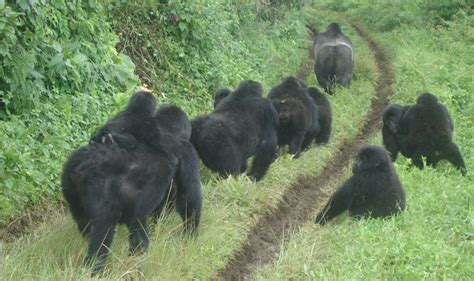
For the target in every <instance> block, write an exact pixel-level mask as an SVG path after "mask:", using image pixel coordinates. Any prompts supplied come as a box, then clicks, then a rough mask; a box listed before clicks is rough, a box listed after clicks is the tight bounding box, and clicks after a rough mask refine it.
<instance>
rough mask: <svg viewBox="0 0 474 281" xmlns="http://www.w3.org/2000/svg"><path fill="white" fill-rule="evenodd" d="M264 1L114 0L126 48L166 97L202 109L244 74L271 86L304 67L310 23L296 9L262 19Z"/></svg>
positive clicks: (122, 44)
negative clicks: (300, 65)
mask: <svg viewBox="0 0 474 281" xmlns="http://www.w3.org/2000/svg"><path fill="white" fill-rule="evenodd" d="M163 2H165V3H166V4H163ZM295 2H296V1H295ZM258 5H260V4H258V3H255V1H250V0H240V1H224V0H216V1H182V0H169V1H161V2H159V1H145V0H139V1H119V0H117V1H110V2H109V5H108V8H109V10H110V12H111V17H110V18H111V21H112V23H113V25H114V27H115V30H116V32H117V33H118V34H119V35H120V38H121V42H120V43H119V45H118V49H119V50H123V51H124V52H125V53H126V54H128V55H129V56H130V57H131V59H132V60H133V62H134V63H135V65H136V66H137V74H138V75H139V76H140V78H141V80H142V81H143V82H144V83H146V84H147V86H149V87H151V88H153V89H154V90H156V91H157V92H158V95H159V97H161V98H162V99H161V100H162V101H166V102H173V103H175V104H178V105H180V106H182V107H183V108H184V109H185V110H186V112H187V113H188V114H190V115H196V114H197V113H199V112H205V111H206V110H208V109H209V108H210V105H211V98H212V93H213V92H214V91H215V90H216V89H217V88H219V87H222V86H226V87H234V86H236V85H237V84H238V82H239V81H240V80H242V79H254V80H257V81H261V82H263V83H264V86H269V85H271V84H272V83H275V82H276V81H277V80H278V79H279V78H280V76H279V75H284V74H286V73H288V72H291V70H293V69H296V68H297V67H298V62H299V61H300V60H301V53H302V52H301V51H303V50H305V49H306V38H307V37H306V31H305V29H304V25H303V23H302V22H301V20H298V19H297V15H296V14H294V13H287V14H286V16H285V18H280V19H274V20H272V21H267V20H264V19H261V18H259V17H258V15H257V13H256V10H257V7H258ZM283 11H288V9H283ZM295 50H298V51H295Z"/></svg>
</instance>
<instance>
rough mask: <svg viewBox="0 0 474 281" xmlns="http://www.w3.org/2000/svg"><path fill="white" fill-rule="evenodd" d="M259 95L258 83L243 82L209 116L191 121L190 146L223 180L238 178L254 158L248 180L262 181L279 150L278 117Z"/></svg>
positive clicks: (266, 101)
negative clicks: (227, 177) (224, 178)
mask: <svg viewBox="0 0 474 281" xmlns="http://www.w3.org/2000/svg"><path fill="white" fill-rule="evenodd" d="M262 94H263V89H262V86H261V85H260V83H258V82H256V81H252V80H244V81H242V82H240V84H239V86H238V87H237V89H236V90H235V91H233V92H232V93H231V94H229V95H228V96H227V97H226V98H224V99H222V100H221V101H220V102H218V103H217V105H216V108H215V109H214V111H213V112H212V113H210V114H207V115H202V116H198V117H196V118H195V119H193V120H192V121H191V124H192V135H191V142H192V143H193V145H194V147H195V148H196V150H197V152H198V153H199V156H200V157H201V159H202V161H203V162H204V164H205V165H206V166H207V167H208V168H209V169H211V170H213V171H215V172H218V173H219V174H220V175H223V176H227V175H238V174H241V173H244V172H245V171H246V170H247V159H248V158H249V157H251V156H253V155H255V158H254V161H253V165H252V168H251V169H250V171H249V173H248V176H249V177H251V178H252V179H255V180H256V181H258V180H260V179H262V178H263V176H264V175H265V173H266V172H267V170H268V168H269V167H270V164H271V163H272V162H273V160H274V159H275V156H276V151H277V148H278V145H277V127H278V115H277V113H276V111H275V108H274V107H273V105H272V103H271V102H270V101H269V100H267V99H265V98H263V97H262Z"/></svg>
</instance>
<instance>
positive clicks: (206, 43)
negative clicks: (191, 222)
mask: <svg viewBox="0 0 474 281" xmlns="http://www.w3.org/2000/svg"><path fill="white" fill-rule="evenodd" d="M10 2H11V3H12V4H5V3H4V1H2V0H0V32H1V33H2V38H7V39H8V40H10V41H6V42H8V43H7V44H5V46H7V48H6V49H5V50H6V51H5V52H6V53H5V52H3V50H4V49H2V48H4V45H3V44H2V45H1V46H0V56H1V57H2V64H1V65H0V69H1V72H0V73H2V75H0V76H1V77H0V81H1V83H0V98H1V101H0V114H1V116H0V118H1V121H0V122H2V125H1V126H0V130H1V132H2V134H0V143H1V145H2V148H3V150H2V151H0V167H1V168H0V182H2V183H3V182H5V186H6V188H3V189H0V219H1V221H0V222H5V221H6V220H7V219H8V218H10V217H11V216H12V215H13V214H17V213H18V212H19V211H21V210H22V209H23V208H24V207H25V206H26V205H28V204H30V205H31V204H38V203H39V202H42V204H43V203H44V201H47V200H57V199H58V198H59V197H60V196H59V192H58V191H59V179H58V175H59V174H60V172H61V166H62V163H63V162H64V160H65V158H66V157H67V155H68V154H69V153H70V152H71V151H72V150H73V149H74V148H76V147H78V146H80V145H81V144H83V143H85V142H86V141H87V140H88V138H89V135H90V133H91V132H92V131H93V130H94V129H95V127H96V126H98V125H100V124H101V123H103V122H104V121H105V120H106V118H107V116H110V115H112V114H113V113H114V112H116V111H117V110H119V109H120V108H122V107H123V106H124V105H125V103H126V101H127V98H128V96H129V94H130V92H131V91H132V89H133V88H134V87H136V86H137V84H138V83H137V80H136V78H135V76H134V75H133V74H132V70H133V64H135V65H136V69H135V71H136V74H137V75H138V77H140V79H141V81H142V83H144V84H146V85H147V86H148V87H150V88H152V89H153V90H154V91H155V93H156V94H157V96H158V97H159V101H160V102H171V103H175V104H177V105H179V106H181V107H182V108H183V109H184V110H185V111H186V112H188V113H189V114H190V115H192V116H195V115H197V114H202V113H205V112H208V111H209V110H210V109H211V108H212V103H211V100H212V93H213V92H214V91H215V90H216V89H217V88H218V87H221V86H230V87H235V86H236V85H237V83H238V81H240V80H241V79H254V80H257V81H260V82H262V83H263V85H264V88H265V90H266V91H268V90H269V89H270V87H271V86H273V85H275V84H276V83H278V82H279V80H280V79H281V78H282V77H284V76H287V75H295V74H296V73H297V72H298V71H299V70H300V69H301V67H302V66H304V65H305V64H306V63H310V62H309V61H308V60H309V59H310V58H309V57H308V46H309V45H310V41H309V40H308V36H307V31H306V27H305V25H306V24H308V23H309V24H310V25H311V26H314V27H315V29H317V30H322V29H323V28H324V27H325V26H326V25H327V24H328V23H329V22H332V21H337V22H340V23H341V25H342V28H343V30H344V32H345V33H347V34H348V35H349V36H350V37H351V38H352V39H353V42H354V45H355V46H356V51H355V55H356V69H355V72H354V73H355V74H354V75H355V77H354V80H353V84H352V85H351V87H350V88H348V89H338V91H337V94H336V95H334V96H331V97H330V100H331V104H332V107H333V115H334V121H333V128H334V131H333V136H332V139H331V141H330V143H329V144H327V145H325V146H322V147H312V149H310V150H309V151H306V152H304V153H303V154H302V156H301V157H300V158H299V159H297V160H294V159H292V158H291V157H289V156H288V155H286V154H284V153H282V154H281V155H280V157H279V158H278V159H277V161H276V162H275V163H274V164H273V165H272V166H271V168H270V171H269V173H268V174H267V175H266V177H265V178H264V180H263V181H261V182H259V183H258V184H255V183H253V182H251V181H250V180H249V179H248V178H247V177H245V176H240V177H236V178H229V179H225V180H222V179H219V178H218V177H217V176H216V175H215V174H214V173H211V172H210V171H209V170H207V169H206V168H205V167H203V165H202V169H201V181H202V183H203V193H204V209H203V218H202V222H201V227H200V231H199V235H198V236H197V237H196V238H189V237H186V236H185V235H182V233H181V229H182V225H181V222H180V219H179V218H178V216H177V215H175V214H174V213H172V214H171V215H169V216H165V217H163V218H161V219H160V223H159V224H157V225H156V226H155V227H154V228H155V229H154V230H153V231H152V232H151V235H152V237H150V240H151V241H150V248H149V250H148V252H147V253H146V254H145V255H141V256H140V255H138V256H132V257H130V256H128V241H127V236H126V229H125V228H124V227H121V228H119V230H118V235H117V238H116V239H115V240H114V244H113V245H112V251H111V253H112V254H111V255H110V257H109V260H108V267H107V275H106V277H105V278H104V279H111V280H117V279H135V278H136V279H138V278H142V279H147V280H148V279H157V278H159V279H162V280H178V279H179V280H180V279H210V278H212V277H215V276H216V274H217V272H218V271H219V270H220V269H222V268H223V267H225V266H226V263H227V262H228V260H229V258H230V257H231V256H232V254H233V253H234V252H235V251H236V250H238V249H239V248H240V246H241V245H242V243H245V239H246V237H247V233H248V231H249V229H250V228H251V227H252V226H253V225H254V224H255V222H256V220H257V219H258V218H259V217H260V216H262V215H264V214H266V213H267V212H269V210H271V208H274V207H275V206H276V203H277V202H278V201H279V200H280V199H281V197H282V194H283V193H284V192H285V191H286V190H288V188H290V186H291V184H292V183H293V182H294V181H295V180H296V178H297V177H298V176H299V175H304V174H313V175H317V174H319V173H320V172H321V170H322V167H323V166H324V164H325V162H326V161H327V159H329V158H330V157H331V156H332V155H333V154H334V153H337V152H338V145H339V144H340V143H341V142H342V140H344V139H351V138H354V136H355V135H356V133H357V132H358V130H359V129H360V127H361V126H362V123H363V121H364V117H365V114H366V113H367V111H368V109H369V106H370V104H369V103H368V102H367V101H368V100H369V99H370V98H371V97H372V95H373V94H374V85H373V81H375V66H374V60H373V57H372V55H371V53H370V51H369V49H368V47H367V45H366V43H365V42H364V41H363V40H361V39H360V38H359V37H358V36H357V35H356V34H355V32H354V30H352V29H351V28H350V26H349V25H348V24H347V23H348V22H347V17H349V16H350V17H351V18H354V19H358V20H359V21H360V22H361V24H362V26H364V27H367V28H368V29H369V31H370V34H371V35H374V37H376V38H377V40H378V41H379V42H380V43H381V44H382V45H383V46H384V47H385V49H386V50H387V51H388V52H389V55H390V57H391V63H392V65H393V67H394V72H395V74H396V78H397V83H396V86H395V95H394V96H393V101H394V102H399V103H413V102H414V101H415V99H416V97H417V95H418V94H419V93H421V92H423V91H430V92H432V93H434V94H436V95H437V96H438V97H439V98H440V100H441V101H442V102H443V103H444V104H445V105H446V106H447V107H448V109H449V110H450V112H451V114H452V118H453V120H454V123H455V135H456V142H457V143H458V144H459V146H460V148H461V151H462V154H463V155H464V157H465V160H466V165H467V167H468V170H469V171H470V167H471V166H473V165H472V164H473V163H474V159H473V158H474V153H473V152H474V137H473V135H474V129H473V128H474V117H473V116H474V100H473V99H474V98H473V97H472V93H473V92H474V83H473V82H472V71H471V73H470V72H469V69H471V68H472V67H471V66H472V65H473V62H474V61H473V59H474V58H473V56H472V53H473V51H474V50H473V46H474V44H473V43H474V37H473V34H474V32H473V30H474V27H473V26H474V24H473V22H474V17H473V14H472V7H471V6H469V4H468V2H467V1H458V2H455V3H454V2H453V1H446V3H444V2H442V1H439V2H438V1H436V2H432V1H424V0H419V1H412V2H409V3H408V2H406V1H403V2H404V3H403V5H401V4H400V1H398V2H391V3H385V2H380V3H379V2H377V3H374V1H326V0H325V1H313V2H311V3H308V4H307V5H306V6H305V7H304V8H301V5H300V1H279V0H278V1H252V0H239V1H224V0H216V1H180V0H167V1H166V0H164V1H163V0H140V1H136V3H129V2H131V1H121V0H115V1H109V2H107V3H106V4H105V5H104V4H103V3H102V2H100V3H99V2H94V1H87V3H82V2H81V1H77V3H78V4H76V5H73V4H69V3H61V1H54V3H53V1H52V2H51V3H50V2H49V1H48V3H47V4H44V2H41V1H39V2H35V1H21V0H17V1H9V3H10ZM190 2H192V3H190ZM211 2H212V3H211ZM405 2H406V3H405ZM452 2H453V3H452ZM31 3H34V4H31ZM285 5H287V6H285ZM374 15H381V16H380V17H379V16H377V17H375V16H374ZM16 19H20V21H18V20H16ZM36 21H38V24H36ZM17 22H19V23H20V25H17ZM107 22H112V24H111V26H112V27H110V26H109V25H108V24H107ZM4 23H5V24H4ZM36 29H38V30H40V29H41V30H43V29H44V30H45V31H44V32H43V33H41V32H40V31H36ZM112 29H113V30H115V32H116V33H117V34H119V38H120V41H118V40H117V37H116V36H115V35H113V33H112V32H111V30H112ZM80 30H85V31H84V32H80ZM23 34H28V36H20V35H23ZM38 34H40V35H41V36H40V35H38ZM3 35H5V36H3ZM51 38H52V39H51ZM56 41H57V42H59V43H58V44H59V45H60V46H61V48H60V49H59V50H60V51H59V50H56V49H55V48H54V47H51V48H52V49H49V46H50V45H51V44H53V43H54V42H56ZM51 42H52V43H51ZM116 44H117V45H116ZM115 45H116V46H117V49H118V50H119V51H120V52H124V53H125V54H126V55H124V54H121V53H120V52H119V53H117V52H116V51H115V48H114V46H115ZM66 46H68V47H67V48H66ZM84 46H87V47H84ZM66 50H67V51H66ZM54 51H56V53H54ZM78 52H79V53H81V54H84V55H85V56H87V59H86V60H81V55H77V53H78ZM85 52H87V54H86V53H85ZM59 53H60V54H61V55H60V57H61V56H62V57H61V59H60V62H58V66H57V67H58V68H55V67H52V66H49V63H51V62H52V61H54V62H56V60H57V59H56V60H53V58H54V57H55V56H56V55H58V54H59ZM25 54H34V55H33V56H31V57H30V58H29V59H26V60H25V63H24V64H21V63H16V62H18V61H19V60H18V59H15V60H12V58H14V57H16V56H19V57H21V56H27V55H25ZM127 55H128V56H129V57H130V59H131V61H130V59H128V56H127ZM33 57H34V59H33V60H31V58H33ZM75 58H78V59H79V61H76V62H75V63H72V62H73V61H74V59H75ZM68 59H69V60H68ZM31 62H34V63H31ZM132 62H133V63H132ZM31 65H33V68H32V67H31ZM23 67H25V69H26V70H22V71H19V72H17V71H18V69H22V68H23ZM307 71H308V72H307V73H305V74H306V75H307V79H306V83H307V84H309V85H316V82H315V77H314V74H313V73H312V70H311V69H308V70H307ZM14 73H16V74H14ZM18 73H20V74H21V75H24V76H22V77H24V78H18V77H19V76H17V75H20V74H18ZM25 73H26V74H25ZM38 73H39V74H40V75H38ZM119 76H120V77H121V78H119ZM15 79H18V80H15ZM21 79H23V80H21ZM38 80H42V81H43V84H44V89H43V88H41V87H40V86H38V85H42V84H41V82H38ZM14 81H17V82H19V81H20V82H21V81H26V82H24V83H17V84H15V83H16V82H14ZM37 83H38V84H37ZM75 83H76V84H75ZM14 85H16V86H14ZM22 87H28V88H22ZM20 93H21V95H20ZM372 142H373V143H380V142H381V136H380V134H378V135H377V136H376V137H375V138H374V139H373V140H372ZM395 165H396V170H397V171H398V173H399V175H400V178H401V180H402V183H403V184H404V186H405V190H406V193H407V205H408V209H407V211H406V212H405V213H403V214H401V215H400V216H398V217H396V218H392V219H389V220H362V221H354V220H350V219H347V218H346V217H341V218H339V219H337V220H336V221H334V222H333V223H330V224H328V225H326V226H325V227H318V226H315V225H314V224H313V222H312V221H309V222H308V224H307V225H305V226H304V227H302V228H301V229H297V230H295V233H294V235H293V236H292V237H291V240H290V241H289V242H288V243H284V244H282V249H283V250H282V252H281V253H280V256H279V258H278V260H276V262H275V264H274V265H271V266H268V267H266V268H261V269H259V270H258V272H257V275H256V278H257V279H259V280H280V279H291V278H293V279H362V278H363V279H389V278H390V279H392V278H400V279H407V280H411V279H420V278H430V279H431V278H439V279H441V278H442V279H468V278H469V276H473V275H474V272H473V268H474V266H473V260H474V247H473V246H474V245H473V240H472V239H473V232H474V224H473V220H472V218H473V210H472V204H471V202H472V198H473V195H474V194H473V193H474V189H473V188H472V187H473V183H472V175H470V176H468V177H461V176H460V174H459V172H458V171H456V170H455V169H454V168H453V167H452V166H451V165H449V164H447V163H441V165H439V167H437V169H432V168H427V169H425V170H423V171H419V170H418V169H416V168H413V167H412V166H411V165H410V163H409V161H407V160H406V159H404V158H403V157H400V159H399V160H397V162H396V164H395ZM349 174H350V172H349V170H347V171H346V173H345V175H346V177H345V178H347V177H348V176H349ZM345 178H341V179H338V181H339V183H342V182H343V181H344V180H345ZM336 187H337V186H336V185H334V186H331V187H329V188H328V190H326V193H327V196H329V195H330V193H331V192H332V191H333V190H334V189H335V188H336ZM319 207H320V206H319ZM85 251H86V241H85V240H84V239H82V237H81V236H80V234H79V233H78V231H77V229H76V226H75V224H74V222H73V220H72V218H71V217H70V216H69V215H67V216H65V215H64V214H62V213H57V214H54V215H52V216H51V218H49V219H48V220H47V221H46V222H45V223H43V224H41V225H40V226H39V227H38V228H37V229H34V230H33V232H32V233H31V234H29V235H25V236H23V237H21V238H20V239H17V240H16V241H14V242H12V243H8V244H1V243H0V260H1V262H0V279H2V280H10V279H34V280H70V279H87V278H88V276H89V274H90V271H88V269H86V268H84V267H83V266H82V259H83V257H84V255H85Z"/></svg>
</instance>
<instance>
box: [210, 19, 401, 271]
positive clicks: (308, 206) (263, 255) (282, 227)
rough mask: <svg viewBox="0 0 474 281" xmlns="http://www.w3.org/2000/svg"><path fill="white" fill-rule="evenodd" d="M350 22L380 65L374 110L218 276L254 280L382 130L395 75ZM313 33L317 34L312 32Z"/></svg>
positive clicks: (296, 184) (303, 71) (291, 191)
mask: <svg viewBox="0 0 474 281" xmlns="http://www.w3.org/2000/svg"><path fill="white" fill-rule="evenodd" d="M349 24H350V25H351V26H352V28H354V30H355V31H356V32H357V34H358V35H359V36H360V37H361V38H362V39H363V40H364V41H365V42H366V43H367V44H368V46H369V48H370V50H371V51H372V53H373V55H374V57H375V61H376V68H377V80H376V85H375V95H374V96H373V97H372V99H371V107H370V111H369V112H368V114H367V116H366V118H365V119H364V120H365V121H364V122H363V125H362V128H361V130H360V131H359V133H358V134H357V135H356V137H355V138H353V139H349V140H348V139H344V140H341V141H339V143H338V145H337V147H338V148H337V149H336V150H337V151H338V152H336V153H335V154H333V156H332V158H331V159H329V160H328V161H327V163H326V166H325V167H324V169H323V171H322V172H321V174H320V175H318V176H311V175H306V176H300V177H298V178H297V180H296V181H295V182H294V183H293V184H292V186H291V188H290V189H289V190H288V191H287V192H286V193H285V194H284V196H283V198H282V200H281V201H280V202H279V203H278V204H277V206H276V208H275V209H273V210H271V211H269V212H268V214H267V215H265V216H263V217H261V218H260V219H259V220H258V222H257V224H256V225H255V226H254V227H253V228H252V229H251V230H250V232H249V234H248V236H247V240H246V242H245V244H244V245H243V246H242V248H241V249H240V250H239V251H238V252H236V253H235V254H234V256H233V257H232V258H231V259H230V261H229V262H228V264H227V267H226V268H224V269H223V270H222V271H221V272H219V273H218V275H217V279H223V280H250V279H251V278H252V274H253V272H254V271H255V269H256V268H258V267H261V266H265V265H268V264H271V263H272V262H273V261H274V260H275V259H276V258H277V257H278V254H279V252H280V244H281V242H282V241H288V240H289V236H291V232H292V230H294V229H296V228H298V227H300V226H302V225H303V224H304V223H306V222H308V219H311V220H312V218H310V216H312V215H313V213H314V212H315V208H316V207H317V206H319V205H321V203H323V202H322V200H324V199H325V198H323V194H322V192H321V190H324V188H323V187H325V186H329V185H330V184H331V183H332V182H334V181H335V179H337V178H339V177H341V176H342V173H343V171H344V168H345V167H346V166H347V165H348V164H349V160H350V159H352V157H353V155H355V154H356V153H357V151H358V149H359V148H360V146H361V145H362V144H364V143H365V142H366V141H367V140H368V139H369V138H370V137H371V136H372V135H373V134H374V133H375V132H376V131H377V130H380V128H381V115H382V111H383V109H384V108H385V107H386V106H387V104H388V98H389V96H390V95H391V94H392V86H393V83H394V75H393V72H392V70H391V68H390V64H389V62H388V58H387V55H386V53H385V51H384V50H383V48H382V47H381V46H380V45H378V43H377V42H376V41H375V40H374V39H373V38H371V37H370V35H369V34H368V33H367V32H366V31H365V30H364V29H363V28H362V27H361V25H360V24H359V23H357V22H356V21H354V20H352V21H350V22H349ZM309 32H310V35H311V36H313V33H312V31H311V30H310V31H309ZM310 53H311V52H310ZM308 65H309V67H308ZM311 66H312V63H311V59H310V58H308V59H306V60H305V61H304V62H303V63H302V65H301V67H300V71H299V72H298V74H297V76H298V78H305V77H307V75H309V73H310V72H311ZM308 69H309V71H308Z"/></svg>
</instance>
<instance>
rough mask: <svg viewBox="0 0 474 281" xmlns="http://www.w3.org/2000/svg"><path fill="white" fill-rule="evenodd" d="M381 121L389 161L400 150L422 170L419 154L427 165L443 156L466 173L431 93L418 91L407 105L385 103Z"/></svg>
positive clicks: (443, 114)
mask: <svg viewBox="0 0 474 281" xmlns="http://www.w3.org/2000/svg"><path fill="white" fill-rule="evenodd" d="M383 124H384V125H383V128H382V136H383V143H384V145H385V147H386V148H387V150H388V151H389V152H390V153H391V157H392V160H393V161H395V160H396V158H397V154H398V152H401V153H402V154H403V155H404V156H405V157H408V158H411V159H412V161H413V164H414V165H415V166H417V167H418V168H420V169H422V168H423V166H424V164H423V160H422V157H426V163H427V164H428V165H431V166H435V165H436V164H437V163H438V162H439V161H441V160H443V159H445V160H448V161H449V162H451V163H452V164H453V165H454V166H455V167H456V168H458V169H459V170H460V171H461V173H462V174H463V175H465V174H466V173H467V170H466V166H465V164H464V159H463V157H462V156H461V153H460V152H459V148H458V146H457V145H456V144H455V143H454V142H453V130H454V126H453V122H452V120H451V117H450V115H449V113H448V110H447V109H446V107H445V106H444V105H442V104H441V103H440V102H439V101H438V99H437V98H436V97H435V96H434V95H432V94H430V93H424V94H421V95H420V96H419V97H418V99H417V101H416V104H415V105H411V106H401V105H398V104H393V105H390V106H388V107H387V108H386V109H385V110H384V113H383Z"/></svg>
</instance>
